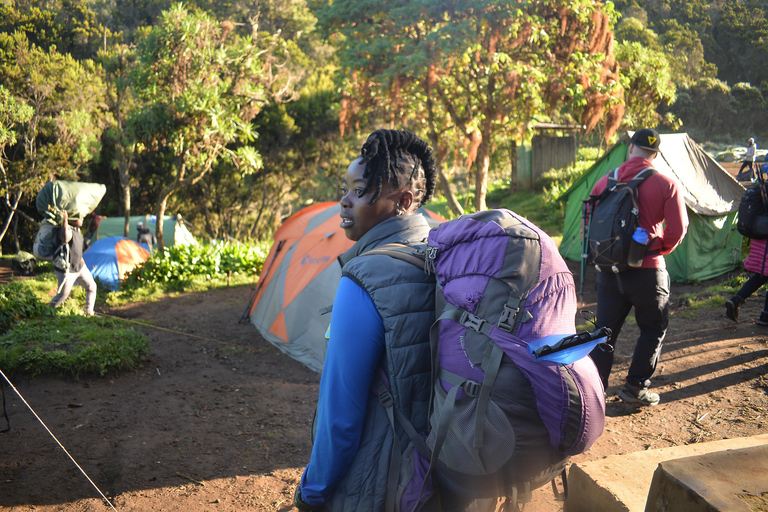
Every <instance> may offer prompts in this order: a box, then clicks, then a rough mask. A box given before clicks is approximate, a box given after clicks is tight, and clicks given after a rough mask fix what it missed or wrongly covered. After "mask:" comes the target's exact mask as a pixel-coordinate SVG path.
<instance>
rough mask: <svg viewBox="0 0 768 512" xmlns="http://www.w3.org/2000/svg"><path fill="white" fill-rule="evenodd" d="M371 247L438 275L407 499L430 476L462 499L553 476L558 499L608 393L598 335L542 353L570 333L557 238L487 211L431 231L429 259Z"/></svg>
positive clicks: (514, 496) (568, 277) (573, 305)
mask: <svg viewBox="0 0 768 512" xmlns="http://www.w3.org/2000/svg"><path fill="white" fill-rule="evenodd" d="M370 253H371V254H374V253H383V254H389V255H390V256H392V257H397V258H400V259H403V260H406V261H410V262H411V263H413V264H415V265H424V267H425V269H426V270H427V271H428V272H431V273H434V274H435V276H436V278H437V283H438V294H437V297H438V306H437V308H438V317H437V321H436V322H435V324H434V325H433V326H432V332H431V345H432V372H433V379H432V380H433V382H434V383H435V387H434V390H433V392H432V407H431V414H430V432H429V435H428V437H427V439H426V443H425V444H426V446H423V444H422V443H420V442H417V441H418V440H416V441H414V443H415V444H416V445H421V446H422V449H420V450H419V452H420V453H424V457H428V458H429V459H430V460H429V463H428V465H427V464H426V461H424V462H425V464H424V465H423V466H422V472H421V476H420V477H419V478H416V479H414V481H411V482H410V483H409V485H408V489H407V490H406V491H407V492H406V493H405V494H404V495H403V496H404V497H405V495H408V496H409V498H408V500H404V503H409V504H411V503H419V501H420V498H422V497H423V496H422V493H423V492H424V491H425V490H426V485H427V483H429V482H430V477H432V476H434V477H436V479H437V484H438V486H439V487H440V488H443V489H446V490H447V491H449V492H450V494H451V495H453V496H456V497H459V498H460V499H465V500H469V501H471V500H473V499H479V498H502V497H505V498H507V500H508V502H511V504H513V505H516V503H517V502H525V501H528V500H529V499H530V491H531V490H532V489H535V488H537V487H539V486H541V485H544V484H546V483H547V482H550V481H552V483H553V489H555V493H556V495H557V496H558V498H560V499H563V497H564V496H563V495H561V494H560V493H559V492H558V491H557V489H556V487H555V485H554V478H555V477H557V476H558V475H562V476H563V478H565V465H566V463H567V461H568V457H569V456H570V455H575V454H578V453H581V452H584V451H585V450H587V449H589V447H590V446H592V444H593V443H594V442H595V440H596V439H597V438H598V437H599V436H600V435H601V434H602V432H603V427H604V426H605V397H604V393H603V391H604V390H603V385H602V382H601V380H600V377H599V375H598V372H597V368H596V367H595V365H594V363H593V362H592V360H591V359H590V358H589V357H585V356H586V354H587V353H588V352H589V349H590V348H591V347H594V345H595V344H594V343H592V344H591V345H586V344H584V345H582V346H578V347H575V348H571V349H568V350H564V351H562V353H566V352H569V351H570V354H569V356H568V357H566V358H565V359H563V358H560V359H561V360H565V361H566V362H567V364H565V363H562V362H555V361H552V360H549V359H550V357H538V355H540V354H541V353H542V341H546V340H549V339H556V340H560V339H561V338H563V337H564V336H566V335H573V334H574V333H575V332H576V328H575V323H574V322H575V315H576V310H577V301H576V291H575V286H574V282H573V274H572V273H571V272H570V270H569V269H568V267H567V266H566V264H565V261H564V260H563V259H562V257H561V256H560V254H559V252H558V250H557V247H556V245H555V243H554V241H553V240H552V239H551V238H550V237H549V236H548V235H547V234H546V233H544V232H543V231H542V230H540V229H539V228H538V227H536V226H534V225H533V224H532V223H530V222H528V221H527V220H526V219H524V218H522V217H520V216H518V215H517V214H515V213H513V212H511V211H509V210H488V211H483V212H478V213H475V214H471V215H463V216H461V217H459V218H457V219H454V220H452V221H449V222H445V223H443V224H441V225H439V226H438V227H436V228H433V229H432V231H430V233H429V239H428V246H427V248H426V255H425V254H421V253H419V254H414V253H413V252H412V250H410V249H408V248H407V247H405V246H382V247H380V248H377V249H374V250H373V251H371V252H370ZM584 334H588V333H582V335H575V336H573V338H575V339H578V338H580V337H581V338H585V337H584V336H583V335H584ZM592 334H594V333H592ZM586 338H589V336H587V337H586ZM589 341H590V342H593V341H594V339H589ZM598 341H599V340H598ZM529 343H530V346H529ZM577 343H581V342H577ZM556 347H557V348H560V347H559V345H558V344H557V343H555V344H553V345H545V346H544V347H543V348H544V349H545V350H547V349H551V348H554V349H556V350H557V348H556ZM585 349H586V350H585ZM553 359H555V360H557V359H558V357H553ZM417 447H418V446H417ZM424 466H425V467H424ZM424 471H426V473H424ZM417 473H418V471H417ZM419 481H421V482H422V484H423V485H422V486H421V491H418V488H419V485H418V482H419ZM566 489H567V488H566ZM414 492H415V493H416V494H415V495H414V496H411V494H413V493H414ZM410 509H411V507H410V506H407V507H403V510H410ZM415 509H418V506H417V507H414V510H415Z"/></svg>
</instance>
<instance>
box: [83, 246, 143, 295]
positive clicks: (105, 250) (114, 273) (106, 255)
mask: <svg viewBox="0 0 768 512" xmlns="http://www.w3.org/2000/svg"><path fill="white" fill-rule="evenodd" d="M148 258H149V246H148V245H147V244H140V243H137V242H134V241H133V240H130V239H128V238H124V237H122V236H110V237H107V238H102V239H101V240H97V241H95V242H93V244H92V245H91V246H90V247H89V248H88V250H87V251H85V252H84V253H83V259H84V260H85V264H86V265H87V266H88V270H90V271H91V274H93V277H94V279H98V280H99V281H100V283H101V284H103V285H105V286H107V287H108V288H110V289H111V290H117V288H118V286H119V285H120V281H122V280H123V278H124V277H125V274H127V273H128V272H130V271H131V270H133V269H134V268H135V267H137V266H139V265H141V264H142V263H144V262H145V261H147V259H148Z"/></svg>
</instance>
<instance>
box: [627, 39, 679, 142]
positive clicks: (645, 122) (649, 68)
mask: <svg viewBox="0 0 768 512" xmlns="http://www.w3.org/2000/svg"><path fill="white" fill-rule="evenodd" d="M616 59H617V60H618V61H619V62H620V63H621V85H622V87H624V90H625V91H626V93H625V95H624V102H625V111H624V119H623V120H622V127H623V128H624V129H625V130H626V129H632V128H634V127H637V126H657V125H658V124H659V123H660V121H661V116H660V115H659V114H658V113H657V111H656V109H657V108H658V107H659V105H662V104H666V105H670V104H672V103H673V102H674V101H675V92H676V91H675V84H674V83H673V82H672V78H671V74H670V70H669V63H668V61H667V58H666V57H665V56H664V53H663V52H661V51H657V50H652V49H650V48H648V47H645V46H643V45H642V44H640V43H635V42H626V41H625V42H621V43H619V44H618V46H617V48H616Z"/></svg>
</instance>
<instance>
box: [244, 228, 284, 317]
mask: <svg viewBox="0 0 768 512" xmlns="http://www.w3.org/2000/svg"><path fill="white" fill-rule="evenodd" d="M283 245H285V240H280V242H279V243H278V244H277V249H275V254H274V255H272V261H271V262H269V266H268V267H267V271H266V272H265V273H264V276H263V278H262V279H259V284H258V286H257V287H256V288H251V297H250V298H249V299H248V305H247V306H246V307H245V311H243V314H242V315H240V320H239V321H238V323H242V322H248V321H249V320H250V319H251V314H250V311H251V307H253V302H254V301H255V300H256V297H257V296H258V295H259V291H260V290H261V285H262V284H263V283H264V280H265V279H266V278H267V276H268V275H269V273H270V271H271V270H272V265H274V264H275V260H276V259H277V255H278V254H279V253H280V251H281V250H282V249H283Z"/></svg>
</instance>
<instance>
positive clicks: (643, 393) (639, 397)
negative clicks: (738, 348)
mask: <svg viewBox="0 0 768 512" xmlns="http://www.w3.org/2000/svg"><path fill="white" fill-rule="evenodd" d="M766 315H768V313H766ZM766 325H768V324H766ZM619 398H621V399H622V400H624V401H625V402H628V403H630V404H638V405H656V404H658V403H659V400H660V399H661V397H659V395H658V393H651V392H650V391H648V388H639V387H635V386H632V385H631V384H624V387H623V388H621V391H620V392H619Z"/></svg>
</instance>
